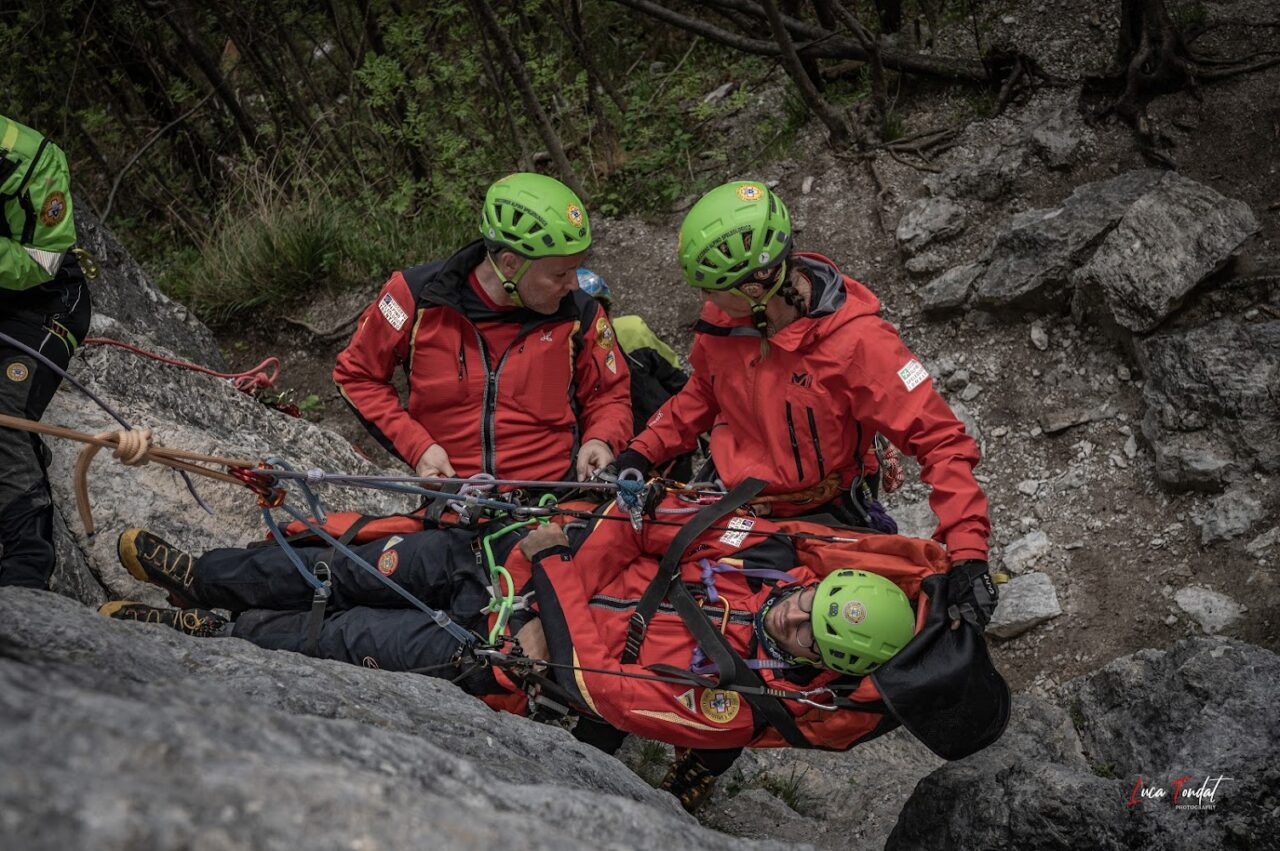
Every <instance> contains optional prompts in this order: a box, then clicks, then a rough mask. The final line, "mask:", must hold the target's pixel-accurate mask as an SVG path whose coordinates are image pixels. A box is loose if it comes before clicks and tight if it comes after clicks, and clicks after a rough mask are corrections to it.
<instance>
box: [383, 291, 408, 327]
mask: <svg viewBox="0 0 1280 851" xmlns="http://www.w3.org/2000/svg"><path fill="white" fill-rule="evenodd" d="M378 310H379V311H381V312H382V318H383V319H386V320H387V324H388V325H390V326H391V327H392V328H394V329H396V330H397V331H399V330H400V329H401V328H403V327H404V323H406V322H408V321H409V314H407V313H405V312H404V308H403V307H401V306H400V305H399V304H397V303H396V300H395V299H394V298H392V297H391V293H387V294H386V295H384V296H383V297H382V298H381V299H379V301H378Z"/></svg>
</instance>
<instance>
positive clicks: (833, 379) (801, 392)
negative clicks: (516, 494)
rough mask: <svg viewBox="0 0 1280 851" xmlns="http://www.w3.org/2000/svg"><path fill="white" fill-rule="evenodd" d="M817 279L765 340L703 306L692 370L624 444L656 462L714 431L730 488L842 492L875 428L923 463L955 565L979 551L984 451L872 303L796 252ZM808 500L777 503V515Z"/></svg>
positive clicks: (829, 268) (745, 323)
mask: <svg viewBox="0 0 1280 851" xmlns="http://www.w3.org/2000/svg"><path fill="white" fill-rule="evenodd" d="M793 257H794V262H796V263H799V264H801V265H802V267H803V268H804V270H805V271H806V272H807V273H808V274H809V276H810V278H811V279H812V280H813V283H814V293H815V303H814V306H813V308H812V309H811V312H810V314H809V315H808V316H804V317H801V318H800V319H798V320H796V321H795V322H792V323H791V324H790V325H788V326H786V327H785V328H783V329H782V330H781V331H780V332H778V333H777V334H775V335H774V336H772V337H770V338H769V352H768V354H767V356H765V357H764V358H761V357H760V338H759V336H758V335H757V334H756V332H755V330H754V328H752V326H751V324H750V321H749V320H747V319H743V320H734V319H731V318H730V317H728V316H727V315H726V314H725V313H724V312H723V311H721V310H719V309H718V308H716V307H715V306H714V305H711V304H707V305H705V306H704V308H703V311H702V316H701V319H700V320H699V323H698V326H697V329H696V330H697V335H696V337H695V339H694V343H693V350H692V353H691V354H690V356H689V360H690V363H691V364H692V365H693V375H692V376H691V377H690V379H689V382H688V384H686V385H685V388H684V390H682V391H681V392H680V393H678V394H677V395H676V396H674V397H673V398H672V399H670V400H669V401H668V402H667V403H666V404H665V405H664V406H663V407H662V409H661V410H659V411H658V412H657V413H656V414H654V415H653V417H651V418H650V420H649V422H648V427H647V428H646V429H645V431H643V432H642V433H641V434H640V435H638V436H637V437H636V438H635V439H634V440H632V442H631V447H632V448H633V449H635V450H637V451H639V452H640V453H642V454H643V455H644V456H645V457H646V458H649V459H650V460H651V461H654V462H655V463H656V462H661V461H664V460H666V459H667V458H670V457H672V456H674V455H677V454H679V453H681V452H686V451H688V450H689V449H691V448H693V446H694V443H695V441H696V440H697V437H698V435H699V434H700V433H702V432H704V431H710V434H711V455H712V457H713V458H714V459H715V462H716V468H717V469H718V470H719V471H720V475H721V476H722V477H723V479H724V481H725V483H726V484H727V485H728V486H730V487H733V486H735V485H737V484H738V483H739V482H741V481H743V480H744V479H747V478H749V477H755V478H760V479H764V480H765V481H766V482H769V485H768V487H766V488H765V489H764V493H765V494H770V493H775V494H778V493H791V492H795V491H801V490H804V489H806V488H809V487H812V486H814V485H816V484H818V483H819V482H821V481H822V480H823V479H825V478H826V477H827V476H828V475H830V474H831V473H838V474H839V476H840V480H841V485H842V486H844V487H848V486H849V484H850V483H852V482H853V481H854V480H855V479H857V478H858V477H859V475H860V474H861V473H863V472H869V471H868V470H867V469H866V467H865V466H863V464H864V461H863V459H866V458H867V456H868V454H869V451H870V449H871V441H872V439H873V437H874V435H875V434H876V432H879V433H881V434H883V435H884V436H885V437H887V438H888V439H889V440H890V441H891V442H892V443H893V444H894V445H895V446H897V447H898V448H899V449H901V450H903V451H904V452H905V453H906V454H908V455H911V456H913V457H914V458H915V459H916V460H917V461H918V462H919V463H920V468H921V470H920V476H921V478H922V479H923V480H924V481H925V482H926V483H927V484H929V485H931V486H932V489H933V490H932V493H931V494H930V497H929V502H930V505H931V507H932V508H933V511H934V513H935V514H936V515H937V516H938V518H939V524H938V528H937V530H936V531H935V532H934V538H936V539H937V540H938V541H941V542H942V543H943V544H945V545H946V547H947V550H948V552H949V553H950V556H951V558H952V559H953V560H960V559H968V558H974V559H986V557H987V536H988V534H989V533H990V530H991V524H990V521H989V519H988V516H987V499H986V497H985V495H984V494H983V493H982V490H981V488H980V487H979V486H978V483H977V481H976V480H975V479H974V476H973V468H974V467H975V466H976V465H977V463H978V459H979V454H978V447H977V444H976V443H975V442H974V441H973V439H972V438H971V437H969V436H968V435H967V434H966V433H965V430H964V425H963V423H961V422H960V421H959V419H957V418H956V415H955V414H954V413H953V412H952V410H951V408H950V407H949V406H948V405H947V403H946V402H945V401H943V399H942V397H941V396H939V395H938V393H937V392H936V391H935V390H934V389H933V386H932V383H931V380H930V379H929V376H928V373H927V372H926V371H925V369H924V367H923V366H922V365H921V363H920V361H919V359H918V358H917V357H916V356H915V355H914V354H912V353H911V351H910V350H909V349H907V347H906V346H905V345H904V344H903V342H902V340H901V338H900V337H899V336H898V332H897V331H896V330H895V329H894V327H893V326H892V325H891V324H889V323H888V322H886V321H885V320H883V319H881V318H880V316H879V310H880V302H879V301H878V300H877V299H876V297H875V296H874V295H873V294H872V293H871V291H870V290H868V289H867V288H866V287H864V286H863V285H862V284H860V283H858V282H857V281H855V280H853V279H852V278H849V277H847V276H845V275H842V274H841V273H840V271H839V269H837V268H836V267H835V265H834V264H833V263H832V262H831V261H830V260H828V259H826V258H825V257H822V256H821V255H818V254H807V253H796V254H795V255H793ZM813 507H814V506H813V505H788V504H786V503H775V505H774V509H775V515H794V514H799V513H802V512H804V511H808V510H811V509H812V508H813Z"/></svg>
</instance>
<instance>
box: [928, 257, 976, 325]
mask: <svg viewBox="0 0 1280 851" xmlns="http://www.w3.org/2000/svg"><path fill="white" fill-rule="evenodd" d="M980 274H982V265H981V264H980V263H966V264H964V265H963V266H955V267H952V268H951V269H948V270H947V271H945V272H943V273H942V274H941V275H939V276H938V277H936V278H934V279H933V280H932V281H930V282H929V283H928V284H927V285H925V286H924V287H923V288H922V289H921V290H920V296H921V299H922V303H921V307H922V308H923V309H924V310H925V312H927V313H939V312H944V311H949V310H954V309H955V308H957V307H961V306H963V305H964V303H965V302H966V301H968V300H969V293H970V292H971V291H972V289H973V282H974V281H975V280H977V278H978V276H979V275H980Z"/></svg>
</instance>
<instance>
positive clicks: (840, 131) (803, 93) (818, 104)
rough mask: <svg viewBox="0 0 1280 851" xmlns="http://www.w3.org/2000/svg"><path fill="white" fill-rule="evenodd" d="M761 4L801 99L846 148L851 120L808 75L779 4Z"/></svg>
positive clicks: (767, 1) (835, 143)
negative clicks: (827, 97) (792, 41)
mask: <svg viewBox="0 0 1280 851" xmlns="http://www.w3.org/2000/svg"><path fill="white" fill-rule="evenodd" d="M761 5H762V6H763V7H764V12H765V15H766V16H768V18H769V27H770V28H771V29H772V30H773V37H774V39H775V40H776V41H777V42H778V48H779V50H780V51H781V54H782V67H783V68H785V69H786V71H787V74H789V75H790V76H791V80H792V82H794V83H795V84H796V89H798V90H799V92H800V98H801V100H803V101H804V103H805V105H806V106H807V107H809V110H810V111H811V112H813V113H815V114H816V115H817V116H818V118H819V119H820V120H821V121H822V123H823V124H825V125H826V126H827V134H828V138H829V139H830V141H831V144H832V146H833V147H836V148H847V147H848V146H849V138H850V137H849V123H848V122H847V121H846V120H845V118H844V116H843V115H841V114H840V111H839V110H838V109H836V108H835V107H833V106H832V105H831V104H829V103H827V101H826V99H825V98H823V97H822V95H821V94H819V93H818V89H817V87H816V86H814V84H813V80H811V79H809V74H808V72H807V71H805V69H804V65H803V64H801V62H800V56H799V54H797V53H796V48H795V45H794V44H792V43H791V36H790V35H789V34H788V33H787V27H786V25H785V24H783V22H782V13H781V12H779V11H778V4H777V3H776V2H774V0H761Z"/></svg>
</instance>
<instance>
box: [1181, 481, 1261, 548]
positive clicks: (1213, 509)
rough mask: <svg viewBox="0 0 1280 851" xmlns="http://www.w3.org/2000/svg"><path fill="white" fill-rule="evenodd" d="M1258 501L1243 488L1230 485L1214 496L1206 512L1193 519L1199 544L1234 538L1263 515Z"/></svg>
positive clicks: (1249, 527) (1246, 530) (1251, 526)
mask: <svg viewBox="0 0 1280 851" xmlns="http://www.w3.org/2000/svg"><path fill="white" fill-rule="evenodd" d="M1264 513H1265V512H1264V509H1263V506H1262V501H1261V500H1259V499H1258V498H1257V497H1256V496H1254V495H1253V494H1251V493H1249V492H1248V491H1247V490H1245V489H1244V488H1238V487H1237V488H1232V489H1231V490H1229V491H1227V492H1226V493H1224V494H1222V495H1221V496H1219V497H1217V498H1216V499H1214V501H1213V502H1212V503H1210V505H1209V509H1208V511H1206V512H1205V513H1204V514H1203V515H1201V516H1200V517H1197V518H1196V523H1197V525H1199V527H1200V543H1201V544H1206V545H1207V544H1214V543H1217V542H1219V541H1229V540H1231V539H1232V538H1238V537H1240V536H1241V535H1243V534H1245V533H1246V532H1248V531H1249V530H1250V529H1252V528H1253V524H1255V523H1257V522H1258V521H1259V520H1261V519H1262V518H1263V516H1264Z"/></svg>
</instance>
